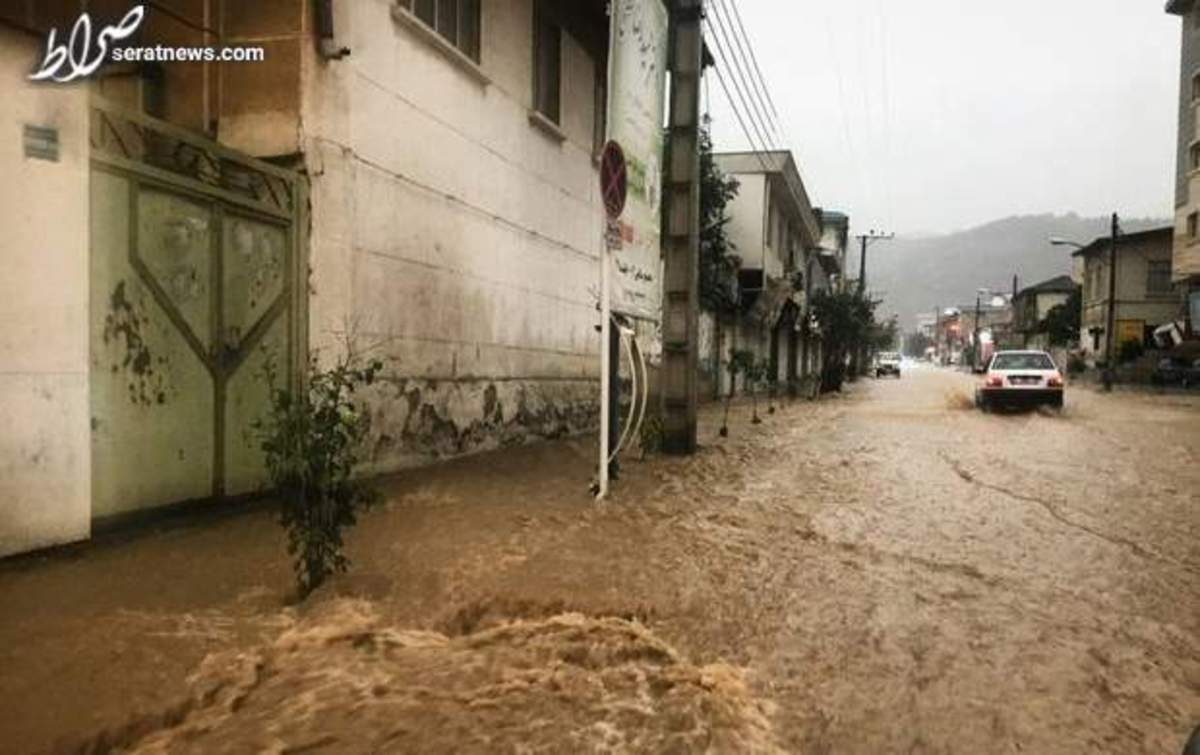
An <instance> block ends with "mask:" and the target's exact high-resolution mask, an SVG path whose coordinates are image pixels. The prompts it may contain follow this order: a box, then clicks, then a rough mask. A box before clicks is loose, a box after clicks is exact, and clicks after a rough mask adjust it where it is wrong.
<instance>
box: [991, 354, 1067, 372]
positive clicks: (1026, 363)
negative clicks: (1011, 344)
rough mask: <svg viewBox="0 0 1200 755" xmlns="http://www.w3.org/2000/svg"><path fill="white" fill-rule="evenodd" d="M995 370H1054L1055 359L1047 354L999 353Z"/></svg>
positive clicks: (995, 361)
mask: <svg viewBox="0 0 1200 755" xmlns="http://www.w3.org/2000/svg"><path fill="white" fill-rule="evenodd" d="M992 369H993V370H1053V369H1054V361H1053V360H1052V359H1050V357H1049V356H1047V355H1045V354H997V355H996V358H995V359H993V360H992Z"/></svg>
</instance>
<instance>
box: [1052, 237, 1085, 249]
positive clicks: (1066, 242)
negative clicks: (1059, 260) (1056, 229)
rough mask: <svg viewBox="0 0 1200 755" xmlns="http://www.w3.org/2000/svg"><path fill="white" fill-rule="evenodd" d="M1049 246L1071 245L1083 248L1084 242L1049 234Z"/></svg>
mask: <svg viewBox="0 0 1200 755" xmlns="http://www.w3.org/2000/svg"><path fill="white" fill-rule="evenodd" d="M1050 246H1073V247H1075V248H1076V249H1083V248H1084V244H1080V243H1079V242H1078V241H1071V240H1070V239H1064V238H1063V237H1062V236H1051V237H1050Z"/></svg>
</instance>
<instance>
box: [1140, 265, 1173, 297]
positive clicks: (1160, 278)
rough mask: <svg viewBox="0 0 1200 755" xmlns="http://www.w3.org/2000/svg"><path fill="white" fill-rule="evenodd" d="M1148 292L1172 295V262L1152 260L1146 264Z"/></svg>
mask: <svg viewBox="0 0 1200 755" xmlns="http://www.w3.org/2000/svg"><path fill="white" fill-rule="evenodd" d="M1146 292H1147V293H1150V294H1169V293H1171V261H1170V260H1151V261H1149V262H1147V263H1146Z"/></svg>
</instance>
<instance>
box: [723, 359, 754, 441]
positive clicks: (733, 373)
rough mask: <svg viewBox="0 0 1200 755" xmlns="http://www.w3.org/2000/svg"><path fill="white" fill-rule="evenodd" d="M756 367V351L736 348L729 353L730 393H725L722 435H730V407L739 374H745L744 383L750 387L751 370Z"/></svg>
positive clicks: (727, 365)
mask: <svg viewBox="0 0 1200 755" xmlns="http://www.w3.org/2000/svg"><path fill="white" fill-rule="evenodd" d="M753 367H754V353H753V352H750V351H745V350H740V349H739V350H734V351H733V352H732V353H730V355H729V362H728V363H727V364H726V369H728V370H729V393H727V394H725V416H724V417H723V418H722V420H721V430H720V435H721V437H722V438H728V437H729V407H730V404H732V403H733V394H735V393H736V392H737V379H738V375H739V374H740V375H743V376H744V377H743V385H745V386H746V387H747V388H749V387H750V383H749V372H750V370H751V369H753Z"/></svg>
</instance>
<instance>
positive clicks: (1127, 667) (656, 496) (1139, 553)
mask: <svg viewBox="0 0 1200 755" xmlns="http://www.w3.org/2000/svg"><path fill="white" fill-rule="evenodd" d="M972 386H973V381H972V379H971V378H970V377H968V376H966V375H963V374H960V373H954V372H950V371H946V370H940V369H934V368H917V369H913V370H908V371H907V372H906V373H905V376H904V378H903V379H901V380H890V379H884V380H880V381H866V382H864V383H860V384H859V385H857V386H854V387H853V388H852V389H851V390H850V392H849V393H848V394H847V395H844V396H837V397H833V398H830V399H828V400H825V401H822V402H820V403H817V404H810V403H806V402H796V403H794V404H788V405H782V406H780V407H779V408H778V409H777V410H776V411H775V412H774V413H773V414H770V415H767V413H766V410H765V409H764V411H763V414H764V416H765V421H764V423H763V424H762V425H758V426H754V425H752V424H751V423H750V421H749V414H750V408H749V406H748V405H738V406H737V407H736V408H735V412H734V417H733V419H732V420H731V433H730V437H729V438H728V439H721V438H719V437H718V436H717V432H716V430H717V427H718V424H719V422H720V411H719V407H716V406H710V407H708V408H707V409H705V411H704V414H703V417H702V423H703V424H702V429H701V442H702V445H703V450H702V452H701V453H700V454H698V455H697V456H695V457H693V458H689V459H664V458H655V459H651V460H648V461H646V462H637V461H631V462H629V463H627V464H626V466H625V469H624V470H623V472H624V474H623V475H622V479H621V481H620V483H619V485H618V487H617V489H616V495H615V496H614V497H613V499H612V500H611V501H609V502H607V503H604V504H601V505H599V506H597V505H594V504H591V503H590V502H589V501H588V500H587V498H586V487H587V469H588V461H589V460H590V458H591V450H590V448H589V446H588V445H587V443H586V442H585V441H568V442H561V443H556V444H551V445H545V446H538V447H528V448H522V449H514V450H509V451H503V452H498V453H495V454H490V455H487V456H483V457H476V458H473V459H464V460H458V461H454V462H450V463H448V464H446V465H443V466H441V467H438V468H435V469H429V470H422V471H418V472H413V473H409V474H406V475H403V476H401V477H400V478H398V479H396V480H394V481H390V482H388V483H386V485H385V493H386V503H385V504H383V505H382V506H381V507H380V508H378V509H377V510H375V511H372V512H370V513H369V514H367V515H366V516H364V517H363V519H362V521H361V522H360V524H359V526H358V527H357V528H356V529H355V530H354V531H353V532H352V533H351V535H350V541H349V555H350V557H351V559H352V561H353V564H352V567H351V571H350V573H349V574H347V575H345V576H343V577H339V578H337V579H335V580H334V581H333V582H332V583H331V584H330V585H328V586H327V587H326V588H323V589H322V590H320V591H318V593H316V594H315V595H314V596H312V597H311V598H310V599H309V600H308V601H306V602H305V603H304V604H302V605H300V606H292V607H288V606H286V605H285V603H286V597H287V593H288V590H289V587H290V573H289V569H288V563H287V560H286V557H285V553H284V550H283V537H282V535H281V533H280V532H279V531H278V528H277V526H276V525H275V523H274V522H273V520H272V518H271V515H270V512H269V510H267V509H265V508H259V509H256V510H253V511H249V512H247V513H245V514H239V515H236V516H230V517H222V518H219V519H216V518H214V519H207V520H201V521H198V522H197V521H191V522H185V523H182V524H178V525H174V526H163V527H160V528H158V529H156V530H154V531H151V532H146V533H140V534H138V535H133V536H123V537H122V538H120V539H110V540H108V541H101V542H99V543H97V544H94V545H92V546H90V547H87V548H83V549H80V550H78V551H69V552H66V553H60V554H53V555H50V556H35V557H29V558H25V559H20V560H15V561H10V562H8V563H6V564H2V565H0V605H3V606H4V610H3V612H2V613H0V667H2V668H4V669H5V671H4V673H3V674H0V750H2V751H4V752H13V753H18V752H31V751H32V752H36V751H43V750H48V749H53V748H59V749H63V750H92V751H106V750H109V749H114V748H115V749H117V750H130V751H139V752H164V753H165V752H196V753H200V752H243V751H262V752H300V751H304V752H369V751H397V752H571V751H582V752H644V751H651V752H705V751H708V752H798V753H893V752H895V753H960V752H963V753H965V752H972V753H1010V752H1029V753H1047V754H1053V753H1080V752H1087V753H1112V754H1113V755H1116V754H1121V755H1127V754H1129V753H1175V752H1179V751H1180V750H1181V749H1182V746H1183V742H1184V741H1185V740H1186V738H1187V735H1188V733H1189V732H1190V731H1191V729H1192V728H1193V727H1194V726H1195V725H1196V724H1197V723H1200V510H1198V509H1197V503H1196V491H1197V490H1200V464H1198V462H1200V458H1198V451H1197V449H1198V447H1200V422H1198V420H1200V401H1198V400H1197V398H1196V397H1195V396H1191V397H1184V396H1176V395H1153V394H1140V393H1132V392H1128V393H1127V392H1118V393H1116V394H1113V395H1103V394H1099V393H1095V392H1092V391H1090V390H1085V389H1082V388H1080V389H1072V390H1069V392H1068V399H1067V408H1066V410H1065V411H1064V412H1063V413H1062V414H1061V415H1056V414H1052V413H1044V414H1043V413H1030V414H1000V415H997V414H987V415H985V414H982V413H980V412H978V411H976V410H975V409H974V408H973V407H972V403H971V393H972Z"/></svg>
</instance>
